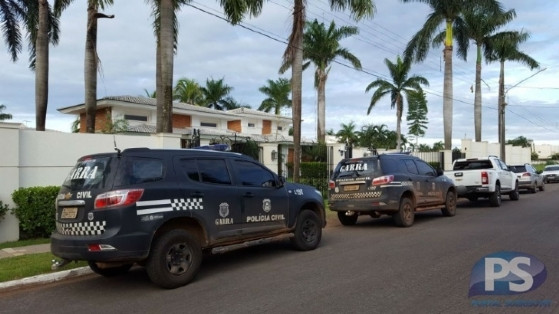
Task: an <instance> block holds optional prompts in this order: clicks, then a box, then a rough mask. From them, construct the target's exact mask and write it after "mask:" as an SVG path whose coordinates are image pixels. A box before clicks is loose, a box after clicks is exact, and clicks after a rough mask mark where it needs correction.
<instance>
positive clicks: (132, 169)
mask: <svg viewBox="0 0 559 314" xmlns="http://www.w3.org/2000/svg"><path fill="white" fill-rule="evenodd" d="M161 179H163V162H162V160H161V159H154V158H141V157H127V158H123V159H122V161H121V162H120V166H119V170H118V174H117V176H116V179H115V185H116V186H120V185H128V184H138V183H144V182H153V181H159V180H161Z"/></svg>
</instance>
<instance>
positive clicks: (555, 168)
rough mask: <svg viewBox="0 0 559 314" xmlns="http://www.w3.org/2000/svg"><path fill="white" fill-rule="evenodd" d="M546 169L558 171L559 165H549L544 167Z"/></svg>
mask: <svg viewBox="0 0 559 314" xmlns="http://www.w3.org/2000/svg"><path fill="white" fill-rule="evenodd" d="M544 170H545V171H557V170H559V166H547V167H545V169H544Z"/></svg>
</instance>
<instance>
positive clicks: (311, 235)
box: [301, 219, 318, 243]
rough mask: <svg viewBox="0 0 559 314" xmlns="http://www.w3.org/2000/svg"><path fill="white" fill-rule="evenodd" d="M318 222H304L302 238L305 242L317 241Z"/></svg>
mask: <svg viewBox="0 0 559 314" xmlns="http://www.w3.org/2000/svg"><path fill="white" fill-rule="evenodd" d="M316 226H317V225H316V222H314V221H313V220H310V219H307V220H305V221H304V222H303V226H302V228H301V229H302V236H303V240H305V242H307V243H313V242H314V241H316V239H317V236H318V235H317V227H316Z"/></svg>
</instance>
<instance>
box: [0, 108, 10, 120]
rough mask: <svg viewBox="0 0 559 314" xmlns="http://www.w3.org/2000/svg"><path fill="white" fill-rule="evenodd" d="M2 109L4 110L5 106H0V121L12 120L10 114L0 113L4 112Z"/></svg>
mask: <svg viewBox="0 0 559 314" xmlns="http://www.w3.org/2000/svg"><path fill="white" fill-rule="evenodd" d="M4 109H6V106H5V105H0V121H2V120H10V119H12V115H11V114H9V113H3V112H2V111H4Z"/></svg>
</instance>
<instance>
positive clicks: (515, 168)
mask: <svg viewBox="0 0 559 314" xmlns="http://www.w3.org/2000/svg"><path fill="white" fill-rule="evenodd" d="M509 169H510V170H512V171H513V172H517V173H519V172H526V171H527V170H526V167H525V166H509Z"/></svg>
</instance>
